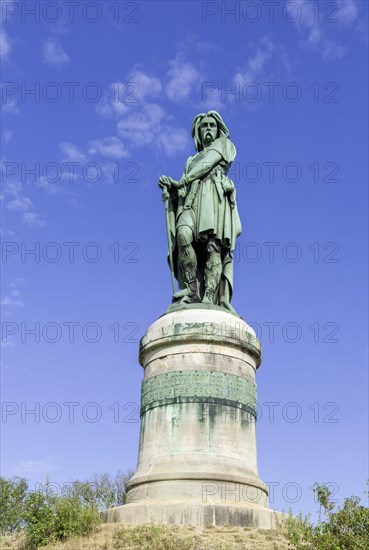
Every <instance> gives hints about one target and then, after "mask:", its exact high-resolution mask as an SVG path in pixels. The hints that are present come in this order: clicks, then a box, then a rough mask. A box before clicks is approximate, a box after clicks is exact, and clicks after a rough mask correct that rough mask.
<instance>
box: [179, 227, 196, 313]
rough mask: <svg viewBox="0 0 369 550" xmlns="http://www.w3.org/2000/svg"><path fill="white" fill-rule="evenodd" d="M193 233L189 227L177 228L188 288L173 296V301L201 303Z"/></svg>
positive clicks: (181, 260) (182, 266) (182, 265)
mask: <svg viewBox="0 0 369 550" xmlns="http://www.w3.org/2000/svg"><path fill="white" fill-rule="evenodd" d="M192 242H193V232H192V229H191V228H190V227H188V226H187V225H181V226H179V227H178V228H177V243H178V256H179V262H180V264H181V269H182V272H183V275H184V281H185V283H186V287H187V288H185V289H184V290H181V291H180V292H177V293H176V294H174V295H173V300H181V302H184V303H191V302H200V300H201V298H200V291H199V281H198V280H197V276H196V275H197V256H196V252H195V250H194V248H193V246H192Z"/></svg>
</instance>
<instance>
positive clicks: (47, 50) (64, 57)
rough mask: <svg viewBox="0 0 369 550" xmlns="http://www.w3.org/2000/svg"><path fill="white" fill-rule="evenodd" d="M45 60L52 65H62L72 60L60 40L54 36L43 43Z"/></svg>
mask: <svg viewBox="0 0 369 550" xmlns="http://www.w3.org/2000/svg"><path fill="white" fill-rule="evenodd" d="M43 53H44V61H45V63H47V64H48V65H50V66H51V67H62V66H63V65H67V64H68V63H69V61H70V57H69V55H68V54H67V53H66V52H65V51H64V50H63V48H62V45H61V44H60V42H58V41H57V40H55V39H54V38H52V39H50V40H46V41H45V42H44V43H43Z"/></svg>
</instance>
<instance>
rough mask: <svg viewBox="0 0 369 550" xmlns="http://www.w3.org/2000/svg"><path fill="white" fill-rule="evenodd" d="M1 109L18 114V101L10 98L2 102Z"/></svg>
mask: <svg viewBox="0 0 369 550" xmlns="http://www.w3.org/2000/svg"><path fill="white" fill-rule="evenodd" d="M1 110H2V112H3V113H9V114H12V115H18V114H19V107H18V103H17V101H16V100H15V99H10V100H9V101H7V102H6V103H3V105H2V107H1Z"/></svg>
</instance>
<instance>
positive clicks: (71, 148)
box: [59, 142, 87, 162]
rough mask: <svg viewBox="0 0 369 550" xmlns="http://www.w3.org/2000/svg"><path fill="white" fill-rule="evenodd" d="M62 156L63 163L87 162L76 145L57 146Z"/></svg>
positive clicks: (64, 144) (62, 144)
mask: <svg viewBox="0 0 369 550" xmlns="http://www.w3.org/2000/svg"><path fill="white" fill-rule="evenodd" d="M59 147H60V149H61V150H62V153H63V155H64V159H63V161H64V162H87V156H86V155H85V153H83V152H82V151H81V150H80V149H79V148H78V147H77V146H76V145H74V144H73V143H70V142H63V143H61V144H60V145H59Z"/></svg>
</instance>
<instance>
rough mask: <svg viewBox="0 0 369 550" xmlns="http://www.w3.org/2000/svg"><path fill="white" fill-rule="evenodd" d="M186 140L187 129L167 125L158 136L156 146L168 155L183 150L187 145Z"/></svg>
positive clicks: (187, 138)
mask: <svg viewBox="0 0 369 550" xmlns="http://www.w3.org/2000/svg"><path fill="white" fill-rule="evenodd" d="M188 142H189V136H188V131H187V132H186V130H184V129H183V128H171V127H170V126H167V127H166V128H165V130H164V131H163V132H161V134H160V135H159V136H158V146H159V147H160V148H161V149H162V150H163V152H164V153H165V154H166V155H168V156H172V155H174V154H176V153H178V152H180V151H184V150H185V149H186V147H188V144H189V143H188Z"/></svg>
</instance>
